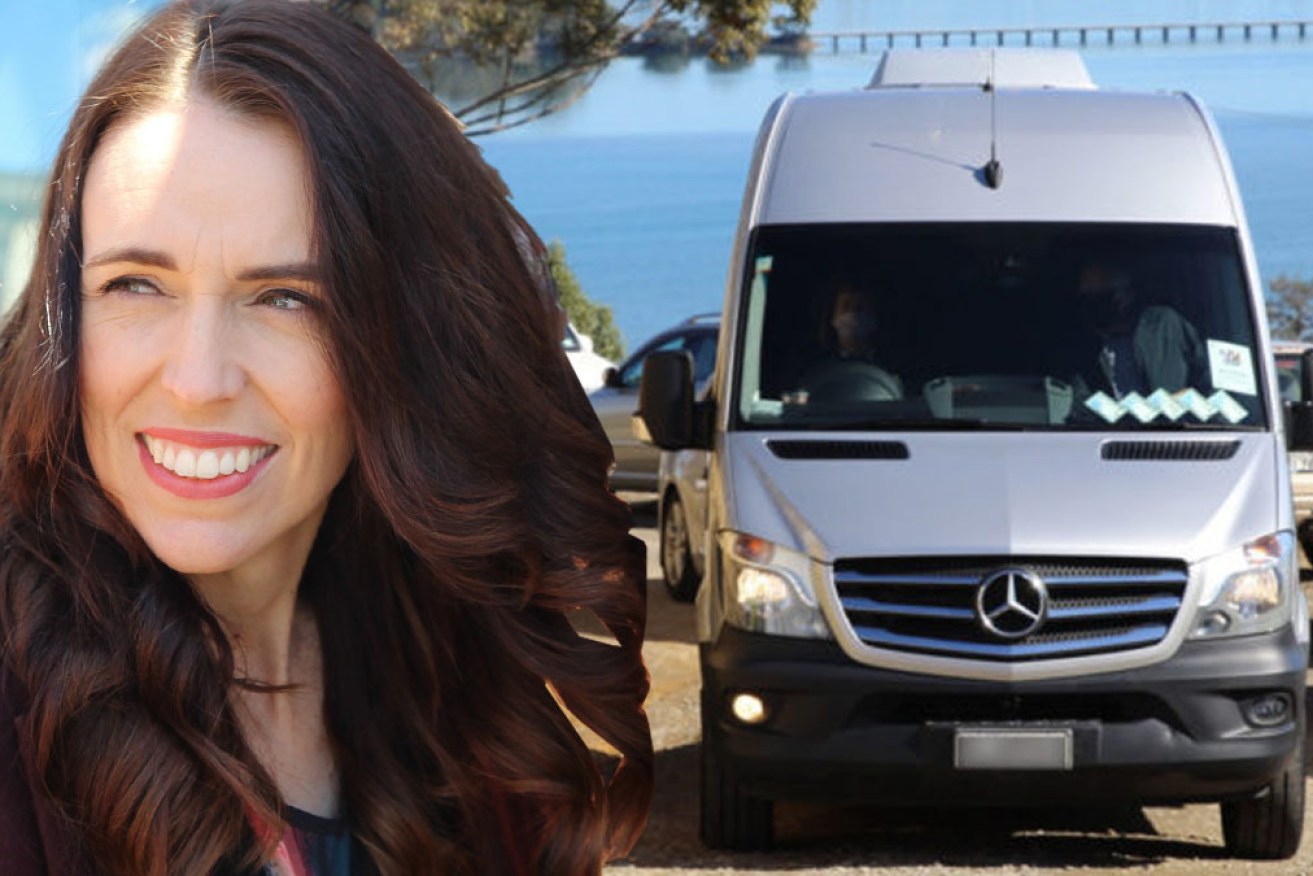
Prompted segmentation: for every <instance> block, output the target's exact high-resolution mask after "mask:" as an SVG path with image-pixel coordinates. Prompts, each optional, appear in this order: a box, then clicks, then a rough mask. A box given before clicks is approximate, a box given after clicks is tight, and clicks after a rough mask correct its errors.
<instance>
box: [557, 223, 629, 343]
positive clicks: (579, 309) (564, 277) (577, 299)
mask: <svg viewBox="0 0 1313 876" xmlns="http://www.w3.org/2000/svg"><path fill="white" fill-rule="evenodd" d="M547 264H548V266H549V267H550V268H551V271H552V279H553V280H555V281H556V294H557V296H558V297H559V298H560V302H561V307H563V308H565V312H566V314H567V315H568V316H569V317H570V322H572V323H573V324H574V327H575V328H576V329H577V330H578V331H579V332H581V333H583V334H585V335H588V336H589V337H590V338H592V339H593V350H594V352H596V353H597V355H599V356H605V357H606V358H608V359H610V360H612V361H613V362H619V361H620V360H621V359H623V358H624V357H625V342H624V339H623V338H622V337H621V336H620V329H619V327H617V326H616V324H615V318H614V315H613V314H612V312H611V308H610V307H609V306H607V305H605V304H595V303H593V301H591V300H590V299H589V298H588V296H587V295H586V294H585V293H584V290H583V287H582V286H580V285H579V280H578V278H576V277H575V275H574V272H573V271H571V270H570V266H569V265H567V264H566V262H565V247H564V246H563V245H562V244H561V242H560V241H559V240H553V241H552V242H551V243H549V244H548V245H547Z"/></svg>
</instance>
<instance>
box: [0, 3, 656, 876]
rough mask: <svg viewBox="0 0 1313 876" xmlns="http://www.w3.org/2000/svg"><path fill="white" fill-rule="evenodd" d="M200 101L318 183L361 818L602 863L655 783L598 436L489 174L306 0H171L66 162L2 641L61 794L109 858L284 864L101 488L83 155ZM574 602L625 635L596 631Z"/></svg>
mask: <svg viewBox="0 0 1313 876" xmlns="http://www.w3.org/2000/svg"><path fill="white" fill-rule="evenodd" d="M196 96H203V97H205V98H206V99H208V100H211V101H215V102H217V103H218V104H219V105H221V106H223V107H225V108H228V109H229V110H231V111H233V112H236V113H239V114H243V115H245V116H247V117H250V118H253V119H256V120H270V121H272V122H276V123H279V124H282V125H284V126H287V127H289V128H290V129H291V130H292V131H293V132H294V133H295V135H296V136H297V138H298V140H299V142H300V145H301V148H302V150H303V154H304V157H305V161H306V164H307V167H308V176H309V180H308V185H309V187H310V194H311V200H312V204H313V211H314V231H313V240H312V248H313V253H314V256H315V258H316V260H317V264H318V265H319V267H320V268H321V270H322V278H323V284H324V287H325V290H326V297H327V301H326V306H325V309H324V313H323V320H324V331H325V336H326V338H327V346H328V352H329V355H330V357H331V359H332V362H333V365H334V368H335V370H336V374H337V379H338V381H339V382H340V384H341V386H342V390H343V392H344V394H345V396H346V397H347V399H348V402H349V408H350V417H351V425H352V428H353V430H354V440H355V447H356V455H355V458H354V460H353V462H352V463H351V466H350V468H349V470H348V472H347V474H346V476H345V478H344V479H343V481H342V483H341V484H340V485H339V486H338V487H337V489H336V490H335V492H334V494H333V497H332V499H331V501H330V505H329V510H328V513H327V515H326V516H325V519H324V522H323V524H322V526H321V528H320V532H319V535H318V538H317V540H316V543H315V546H314V548H313V550H312V552H311V555H310V559H309V561H308V563H307V566H306V570H305V573H304V575H303V578H302V583H301V595H302V598H303V599H304V600H306V601H307V602H308V603H309V604H310V605H311V606H312V607H313V610H314V612H315V616H316V618H317V621H318V624H319V631H320V639H321V641H322V643H323V646H322V647H323V660H324V678H325V682H324V684H325V716H326V721H327V724H328V730H329V734H330V738H331V740H332V744H333V746H334V755H335V759H336V763H337V767H338V770H339V775H340V777H341V785H342V793H343V799H344V805H345V808H346V811H347V813H348V818H349V823H350V826H351V830H352V832H353V833H354V834H355V835H356V836H357V837H358V838H359V839H360V841H361V842H362V844H363V846H364V847H365V848H366V849H367V851H368V853H369V857H370V858H371V861H372V864H373V866H374V867H375V868H376V869H377V870H378V871H380V872H382V873H385V874H413V873H461V874H464V873H491V874H499V876H500V874H503V873H518V872H530V873H545V874H569V876H574V874H589V873H597V872H599V871H600V868H601V864H602V862H603V861H604V860H606V859H607V858H608V857H611V856H615V855H617V854H622V853H623V852H625V851H627V850H628V849H629V848H630V847H632V845H633V843H634V841H635V840H636V838H637V836H638V833H639V831H640V830H641V829H642V826H643V823H644V821H645V818H646V809H647V802H648V797H649V794H650V789H651V779H652V746H651V738H650V734H649V731H648V725H647V719H646V717H645V715H644V713H643V710H642V701H643V698H644V696H645V695H646V691H647V676H646V672H645V670H644V668H643V665H642V660H641V655H640V646H641V643H642V637H643V622H644V611H645V601H644V595H643V586H644V573H645V569H644V554H643V547H642V544H641V542H638V541H637V540H636V539H634V538H633V537H632V536H630V535H628V532H627V530H628V526H629V522H630V515H629V511H628V508H627V507H626V506H625V505H624V504H623V503H622V502H621V501H619V500H618V499H617V498H616V497H615V496H614V495H612V494H611V493H610V492H609V491H608V489H607V486H606V478H607V470H608V467H609V465H610V463H611V450H610V447H609V445H608V444H607V441H606V438H605V436H604V435H603V433H602V432H601V430H600V428H599V426H598V423H597V420H596V417H595V416H594V415H593V413H592V409H591V407H590V406H589V404H588V401H587V398H586V397H585V396H584V394H583V392H582V390H580V388H579V385H578V383H577V381H575V380H574V378H573V376H572V373H571V371H570V366H569V364H568V363H567V361H566V359H565V357H564V355H563V353H562V350H561V343H560V340H561V328H562V323H561V319H562V317H561V315H560V312H559V309H558V307H557V304H556V302H555V299H554V296H553V295H552V293H551V286H550V281H549V280H548V275H547V273H546V268H545V266H544V265H545V260H544V256H543V248H542V246H541V244H540V243H539V241H538V239H537V237H536V236H535V235H534V234H533V232H532V231H531V230H530V229H529V227H528V226H527V225H526V224H525V222H524V220H523V219H522V218H521V217H520V216H519V214H518V213H517V212H516V211H515V210H514V209H512V208H511V207H510V206H509V204H508V202H507V196H506V192H505V189H504V186H503V185H502V183H501V181H500V179H499V177H498V176H497V174H496V173H495V172H494V171H493V170H491V169H490V168H489V167H488V166H487V165H486V164H485V163H484V162H483V161H482V159H481V158H480V156H479V154H478V151H477V150H476V148H475V147H474V146H473V145H472V144H471V143H470V142H469V141H468V139H467V138H465V137H464V136H463V135H462V133H461V131H460V127H459V124H458V123H457V122H456V121H455V120H453V119H452V118H451V116H450V115H449V114H448V113H447V112H446V111H445V110H444V109H443V108H442V107H441V106H440V104H439V103H438V102H437V101H435V100H434V99H433V97H432V96H431V95H429V94H428V93H427V92H425V91H424V90H423V89H422V88H421V87H420V86H419V85H418V84H416V83H415V81H414V80H413V79H412V78H411V77H410V76H409V75H408V74H407V73H406V72H405V70H404V69H403V68H402V67H401V66H400V65H399V64H397V63H396V62H395V61H394V60H393V59H392V58H391V57H390V56H389V55H387V53H386V52H384V51H383V50H382V49H380V48H379V47H378V46H377V45H375V44H374V43H373V42H372V41H371V40H370V39H369V38H368V37H367V36H366V35H364V34H363V33H360V32H357V31H355V30H353V29H351V28H349V27H347V26H345V25H342V24H339V23H338V22H336V21H334V20H333V19H331V18H330V17H329V16H328V15H326V14H324V13H322V12H320V11H318V10H316V9H314V8H313V7H312V6H311V5H310V4H307V3H297V2H286V0H283V2H280V0H247V2H217V3H215V2H184V3H175V4H171V5H169V6H167V7H166V8H164V9H163V10H161V11H159V12H157V13H156V14H155V15H154V16H153V17H151V18H150V19H149V20H148V21H147V22H146V23H145V24H144V25H143V26H142V27H141V28H139V29H138V30H137V31H136V32H135V33H134V34H133V35H131V36H130V37H129V38H128V40H127V41H126V42H125V43H124V44H123V45H122V47H121V48H120V49H119V50H118V51H117V52H116V53H115V54H114V55H113V57H112V58H111V59H110V60H109V61H108V62H107V64H106V65H105V67H104V68H103V69H102V71H101V72H100V74H99V75H98V76H97V78H96V79H95V81H94V82H92V84H91V86H90V88H89V90H88V92H87V94H86V96H85V97H84V98H83V100H82V101H81V103H80V105H79V106H78V108H77V110H76V112H75V114H74V116H73V119H72V122H71V124H70V127H69V130H68V132H67V134H66V136H65V138H64V140H63V142H62V144H61V145H60V148H59V152H58V155H57V158H56V160H55V166H54V170H53V174H52V179H51V183H50V188H49V191H48V194H47V198H46V202H45V206H44V210H43V215H42V226H41V233H40V237H39V244H38V252H37V258H36V264H35V267H34V270H33V273H32V279H31V281H30V282H29V284H28V286H27V287H26V289H25V290H24V292H23V294H22V296H21V298H20V300H19V302H18V304H17V305H16V307H15V309H14V311H13V313H12V315H11V316H10V317H9V319H8V321H7V322H6V323H5V325H4V327H3V330H2V331H0V454H3V460H2V461H0V624H2V625H3V627H2V630H0V636H2V637H3V639H2V641H3V643H4V646H5V647H4V651H3V657H4V666H5V670H6V673H5V674H6V677H7V679H8V680H7V682H6V683H8V684H17V685H18V686H19V687H20V688H21V689H22V690H23V691H24V692H25V695H26V696H27V697H28V700H29V703H30V711H29V712H28V717H27V719H26V720H27V723H26V727H25V729H26V732H27V733H29V734H30V736H31V739H32V742H33V745H32V754H33V757H34V759H35V767H36V772H37V775H38V777H39V781H40V783H41V784H43V785H44V787H45V789H46V793H48V794H49V796H50V797H51V798H52V799H53V801H54V803H55V804H56V811H57V812H60V813H62V814H63V815H64V816H66V818H67V820H68V823H69V824H70V825H73V826H75V829H74V831H73V835H74V836H76V837H78V838H79V840H80V841H81V843H82V853H83V854H85V855H87V856H88V857H89V858H90V859H91V860H92V861H93V862H94V863H95V865H96V866H97V867H98V868H99V869H101V870H103V871H105V872H107V873H111V874H132V876H138V874H149V876H164V874H178V873H187V874H193V873H195V874H201V873H210V872H216V871H224V872H232V871H238V872H241V871H249V870H250V869H252V868H255V867H258V866H259V864H260V861H261V860H263V856H265V855H267V854H268V852H269V849H268V842H267V835H266V836H264V837H262V836H261V833H260V832H259V831H257V830H254V829H253V828H252V824H253V823H254V824H263V825H278V824H280V823H281V821H280V817H281V816H280V813H281V811H282V805H281V802H280V798H279V795H278V792H277V790H276V788H275V786H274V783H273V781H272V779H271V778H270V776H269V774H268V773H267V772H266V771H265V770H264V769H263V768H262V767H261V765H260V764H259V762H258V761H257V759H256V758H255V757H254V755H253V754H252V752H251V750H250V749H249V748H248V747H247V745H246V744H245V742H244V741H243V739H242V735H241V733H240V732H239V730H238V724H237V720H236V717H235V715H234V712H233V709H232V708H231V706H230V700H229V696H230V693H231V692H232V690H233V685H234V684H236V683H238V682H236V681H234V660H233V654H232V651H231V648H230V647H229V646H228V644H227V643H226V640H225V639H224V636H223V635H222V632H221V630H220V627H219V625H218V621H217V619H216V617H215V616H214V615H213V614H212V613H211V612H210V611H209V610H208V609H207V607H206V606H205V605H204V603H203V602H202V600H201V599H200V598H199V597H198V595H197V594H196V593H195V592H194V591H193V589H192V588H191V586H190V585H189V584H188V582H187V580H186V579H185V578H184V577H183V576H181V575H179V574H178V573H176V572H174V571H173V570H171V569H169V568H168V567H166V566H164V565H163V564H162V563H161V562H160V561H159V560H158V559H156V558H155V557H154V556H153V555H152V554H151V553H150V551H149V550H148V549H147V548H146V547H145V545H144V543H143V542H142V540H141V539H140V537H139V536H138V535H137V534H136V533H135V532H134V531H133V529H132V528H131V526H130V525H129V524H128V523H127V522H126V520H125V519H124V518H123V516H122V515H121V514H120V513H119V512H118V510H117V509H116V508H115V507H114V506H113V505H112V504H111V503H110V501H109V500H108V499H107V497H106V496H105V494H104V493H103V492H102V491H101V489H100V487H99V486H98V484H97V482H96V479H95V477H94V474H93V472H92V469H91V466H90V464H89V462H88V457H87V451H86V448H85V446H84V443H83V438H82V426H81V413H80V397H79V390H78V368H79V356H78V345H79V296H80V284H81V268H80V248H81V227H80V222H81V203H80V202H81V197H82V188H83V180H84V178H85V175H86V171H87V166H88V163H89V161H90V159H91V156H92V154H93V153H94V151H95V149H96V146H97V144H98V142H99V141H100V140H101V138H102V137H103V136H104V134H105V132H106V130H107V129H109V128H110V127H111V126H113V125H115V124H118V123H121V122H123V121H124V120H125V119H131V118H133V117H134V116H135V115H139V114H141V113H145V112H149V111H151V110H153V109H155V108H158V107H162V106H168V105H170V103H172V102H179V101H186V100H187V99H189V98H194V97H196ZM587 614H592V615H594V616H595V617H596V618H597V619H598V620H600V621H601V623H602V624H603V625H604V626H605V627H606V628H607V629H609V630H610V632H611V633H612V635H613V637H614V642H610V641H601V640H598V639H596V638H589V637H584V636H580V635H579V634H577V633H576V631H575V625H573V624H572V622H571V618H572V616H578V615H587ZM562 705H563V706H564V707H565V709H568V710H569V712H571V713H573V715H574V716H575V717H576V718H577V719H578V720H579V721H581V722H582V723H584V724H586V725H587V726H589V727H591V728H593V730H595V731H596V732H597V733H598V734H599V735H600V736H601V737H602V738H603V739H605V740H606V741H607V742H609V743H610V745H612V746H613V747H614V748H615V749H616V750H617V751H618V752H619V754H620V759H619V761H618V765H617V766H615V767H614V768H613V769H599V767H598V766H597V763H598V759H597V758H595V757H594V756H593V755H592V754H590V752H589V751H588V750H587V748H586V747H585V745H584V744H583V742H582V741H581V740H580V737H579V735H578V734H577V733H576V732H575V730H574V728H573V727H572V725H571V723H570V721H569V720H568V718H567V716H566V714H565V711H564V710H563V708H562ZM611 762H613V761H605V760H604V761H603V763H604V764H605V763H611ZM603 773H609V775H604V774H603Z"/></svg>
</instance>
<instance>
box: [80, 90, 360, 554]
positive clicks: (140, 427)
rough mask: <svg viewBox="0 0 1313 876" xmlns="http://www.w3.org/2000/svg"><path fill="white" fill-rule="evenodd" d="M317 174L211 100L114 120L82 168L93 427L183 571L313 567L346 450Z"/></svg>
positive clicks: (117, 479)
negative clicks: (317, 218)
mask: <svg viewBox="0 0 1313 876" xmlns="http://www.w3.org/2000/svg"><path fill="white" fill-rule="evenodd" d="M305 180H306V173H305V165H304V162H303V160H302V158H301V153H300V150H299V148H298V146H297V144H296V143H295V141H294V139H293V138H292V135H291V134H290V132H289V131H287V130H285V129H284V128H282V127H281V126H279V125H277V124H274V123H270V122H263V121H253V120H250V119H247V118H244V117H241V116H237V115H234V114H232V113H231V112H229V111H227V110H224V109H222V108H220V107H218V106H217V105H216V104H213V103H211V102H209V101H208V100H205V99H191V100H189V101H188V102H187V104H186V105H185V106H171V107H166V108H164V109H160V110H158V111H155V112H151V113H148V114H145V115H141V116H137V117H133V118H130V119H128V120H126V121H123V122H120V123H119V124H117V125H115V126H114V127H112V128H111V129H110V130H109V131H108V132H107V133H106V135H105V137H104V138H103V140H102V141H101V143H100V145H99V146H98V147H97V149H96V152H95V154H94V156H93V157H92V160H91V164H90V167H89V169H88V171H87V177H86V185H85V189H84V192H83V196H82V241H83V248H82V257H83V260H84V261H83V273H82V327H81V365H80V380H81V393H82V420H83V435H84V437H85V440H86V444H87V450H88V453H89V454H90V457H91V464H92V467H93V468H94V470H95V474H96V477H97V479H98V480H99V481H100V484H101V486H102V487H103V488H104V490H105V491H106V493H107V494H108V495H109V496H110V498H111V500H112V501H114V502H115V503H116V504H117V505H118V507H119V508H120V509H121V510H122V512H123V514H124V515H125V516H126V517H127V519H128V520H129V521H130V522H131V523H132V525H133V526H134V527H135V528H136V530H137V531H138V532H139V533H140V534H141V536H142V537H143V538H144V539H145V541H146V543H147V544H148V545H149V546H150V548H151V549H152V550H153V551H154V552H155V554H156V555H157V556H159V557H160V559H161V560H163V561H164V562H165V563H167V564H168V565H169V566H171V567H172V568H174V569H176V570H178V571H179V572H182V573H184V574H209V573H225V572H234V571H238V570H241V569H243V568H246V567H251V564H257V565H255V566H254V568H262V567H261V566H260V565H258V564H260V563H264V564H266V565H267V564H268V563H269V562H272V563H273V564H274V566H275V567H277V566H278V565H279V564H280V563H283V562H286V561H288V560H289V559H290V560H291V561H292V562H303V561H304V558H305V555H306V553H307V552H308V551H309V547H310V544H311V542H312V541H313V539H314V535H315V532H316V531H317V530H318V527H319V523H320V521H321V520H322V518H323V514H324V510H325V508H326V506H327V502H328V497H329V494H330V493H331V491H332V490H333V487H334V486H335V485H336V484H337V483H338V481H339V480H341V478H342V475H343V473H344V471H345V470H346V467H347V464H348V462H349V461H350V458H351V455H352V441H351V436H350V431H349V428H348V418H347V408H346V402H345V399H344V397H343V395H342V391H341V388H340V386H339V385H338V382H337V379H336V377H335V376H334V373H333V371H332V369H331V367H330V365H329V362H328V358H327V355H326V350H325V347H324V343H325V339H324V337H323V326H322V322H321V310H322V306H321V301H322V296H323V294H324V293H323V290H322V287H321V286H320V284H319V281H318V279H317V276H318V275H317V272H316V270H315V266H314V265H313V264H312V263H311V261H310V259H311V254H310V236H311V227H312V216H311V209H310V201H309V196H308V193H307V191H306V183H305ZM293 571H294V572H296V573H299V567H298V568H296V569H294V570H293Z"/></svg>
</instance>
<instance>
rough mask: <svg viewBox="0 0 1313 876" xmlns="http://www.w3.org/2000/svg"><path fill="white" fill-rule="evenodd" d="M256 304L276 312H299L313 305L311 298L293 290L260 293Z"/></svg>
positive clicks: (304, 293) (306, 294)
mask: <svg viewBox="0 0 1313 876" xmlns="http://www.w3.org/2000/svg"><path fill="white" fill-rule="evenodd" d="M257 303H259V304H263V305H265V306H267V307H273V308H276V309H278V310H301V309H303V308H306V307H310V306H312V305H313V304H314V303H315V300H314V298H313V296H311V295H310V294H308V293H306V292H298V291H297V290H295V289H270V290H268V291H267V292H262V293H261V294H260V297H259V298H258V299H257Z"/></svg>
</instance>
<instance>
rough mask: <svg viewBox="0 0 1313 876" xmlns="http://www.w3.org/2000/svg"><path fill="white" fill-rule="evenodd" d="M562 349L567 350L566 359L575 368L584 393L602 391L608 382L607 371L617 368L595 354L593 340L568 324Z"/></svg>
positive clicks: (562, 341) (608, 360) (612, 363)
mask: <svg viewBox="0 0 1313 876" xmlns="http://www.w3.org/2000/svg"><path fill="white" fill-rule="evenodd" d="M561 347H562V348H563V349H564V350H565V358H567V359H569V360H570V365H571V367H573V368H574V373H575V376H576V377H578V378H579V385H580V386H582V387H583V388H584V392H592V391H593V390H595V389H600V388H601V386H602V384H603V383H604V382H605V381H606V372H607V369H609V368H614V367H615V363H614V362H612V361H611V360H610V359H607V358H606V357H604V356H599V355H597V354H596V353H594V352H593V339H592V338H590V337H588V335H584V334H580V333H579V332H578V331H577V330H576V329H575V327H574V326H573V325H571V324H570V323H568V322H567V323H566V324H565V336H564V337H563V338H561Z"/></svg>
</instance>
